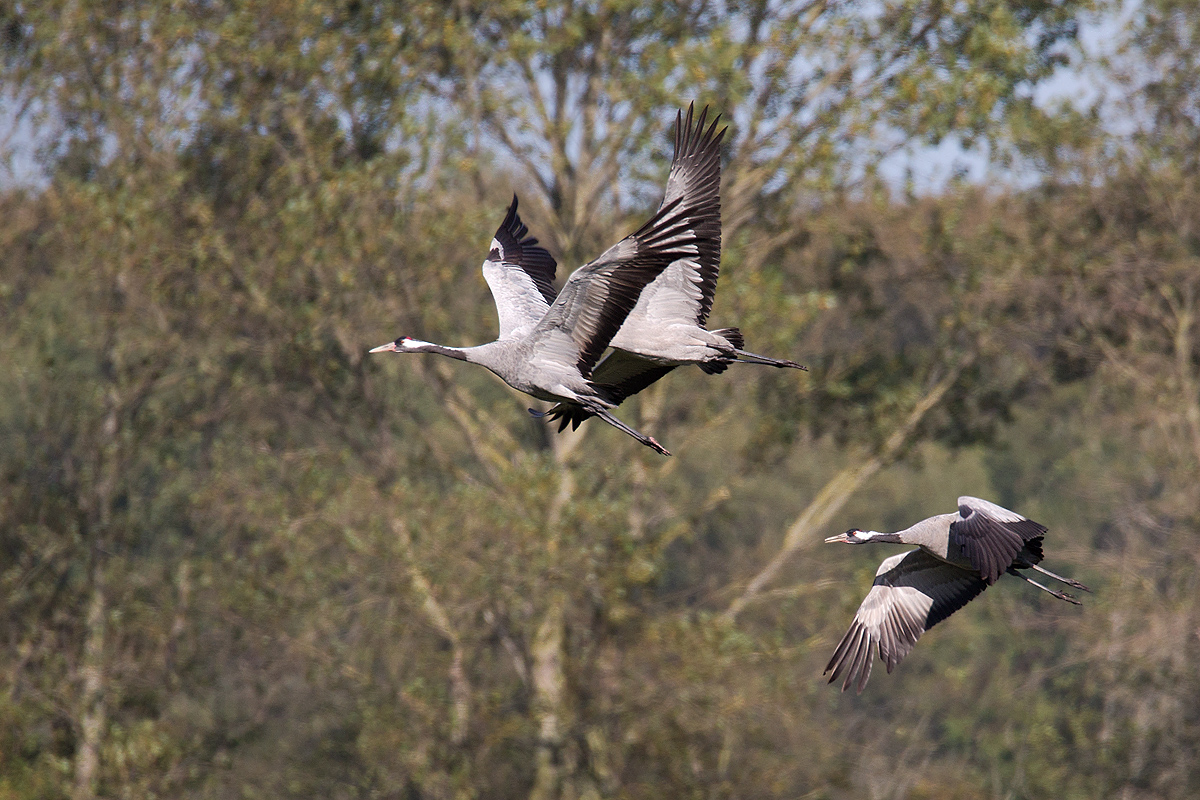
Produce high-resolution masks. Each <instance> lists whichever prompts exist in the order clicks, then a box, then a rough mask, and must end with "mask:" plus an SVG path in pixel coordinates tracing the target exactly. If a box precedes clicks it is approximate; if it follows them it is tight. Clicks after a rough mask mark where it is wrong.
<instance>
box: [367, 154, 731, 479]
mask: <svg viewBox="0 0 1200 800" xmlns="http://www.w3.org/2000/svg"><path fill="white" fill-rule="evenodd" d="M677 141H678V137H677ZM717 145H718V143H717V142H714V141H713V140H712V139H710V138H697V139H694V140H691V139H689V140H688V141H687V142H686V146H685V147H684V148H683V149H678V148H677V150H676V153H675V160H676V161H680V160H683V161H685V162H686V163H689V164H706V163H709V162H711V161H715V160H716V159H717V158H718V157H719V155H720V153H719V148H718V146H717ZM719 179H720V176H719V173H717V172H714V171H712V170H708V171H705V172H704V173H703V175H700V176H698V177H695V178H693V179H685V180H683V185H682V187H681V190H680V191H677V192H676V193H675V195H674V196H672V198H671V199H670V200H669V201H665V202H663V203H662V205H661V206H660V207H659V209H658V211H657V212H655V214H654V216H652V217H651V218H650V219H649V220H648V221H647V222H646V224H645V225H643V226H642V227H641V228H639V229H638V230H637V231H635V232H634V233H632V234H630V235H629V236H627V237H625V238H624V239H622V240H621V241H620V242H618V243H617V244H615V245H613V246H612V247H610V248H609V249H608V250H606V251H605V252H604V253H603V254H602V255H601V256H600V257H599V258H597V259H596V260H594V261H592V262H590V263H588V264H586V265H584V266H582V267H580V268H579V269H577V270H575V272H574V273H572V274H571V277H570V278H568V279H567V282H566V283H565V284H564V285H563V288H562V291H561V292H559V293H558V294H557V296H555V294H554V288H553V283H552V281H553V279H554V273H555V270H556V268H557V264H556V263H555V261H554V259H553V258H552V257H551V256H550V254H549V253H548V252H546V250H545V249H544V248H541V247H538V246H537V239H535V238H533V237H526V234H527V233H528V229H527V228H526V226H525V225H524V223H522V222H521V219H520V217H519V216H518V215H517V198H516V196H515V195H514V196H513V201H512V205H511V206H509V209H508V214H507V215H506V216H505V218H504V221H503V222H502V223H501V224H500V227H499V229H498V230H497V231H496V236H495V237H494V238H493V239H492V246H491V251H490V252H489V254H488V257H487V260H485V261H484V262H483V276H484V279H485V280H486V281H487V283H488V287H489V288H490V289H491V292H492V298H493V300H494V301H495V304H496V313H497V315H498V317H499V323H500V337H499V338H498V339H497V340H496V341H494V342H489V343H488V344H482V345H477V346H475V347H462V348H459V347H446V346H443V345H438V344H433V343H431V342H424V341H421V340H419V339H414V338H411V337H408V336H401V337H400V338H398V339H396V340H395V341H393V342H389V343H388V344H385V345H381V346H380V347H376V348H374V349H372V350H371V352H372V353H381V352H395V353H439V354H441V355H444V356H449V357H450V358H456V359H459V360H460V361H467V362H469V363H472V364H479V365H481V366H483V367H486V368H487V369H489V370H491V371H492V372H493V373H495V374H496V375H498V376H499V377H500V378H501V379H503V380H504V381H505V382H506V383H507V384H508V385H509V386H512V387H513V388H514V389H517V390H519V391H522V392H524V393H526V394H528V395H531V396H533V397H536V398H537V399H539V400H546V401H549V402H557V403H565V404H568V405H570V406H573V407H578V408H579V409H581V410H582V411H584V412H586V415H587V416H597V417H600V418H601V419H603V420H604V421H605V422H607V423H608V424H609V425H612V426H613V427H615V428H617V429H618V430H621V431H624V432H625V433H627V434H629V435H630V436H632V437H633V438H635V439H637V440H638V441H639V442H641V443H642V444H644V445H646V446H647V447H651V448H653V449H654V450H655V451H657V452H659V453H662V454H663V455H670V453H669V452H667V450H666V449H665V448H664V447H663V446H662V445H660V444H659V443H658V442H657V441H655V440H654V439H653V438H651V437H649V436H646V435H645V434H643V433H640V432H638V431H636V430H634V429H633V428H630V427H629V426H628V425H626V424H625V423H623V422H621V421H620V420H619V419H617V418H616V417H614V416H613V415H612V414H611V413H609V410H608V409H610V408H614V407H615V406H616V405H617V404H618V403H619V402H620V399H618V398H616V397H614V396H613V394H612V392H611V391H610V390H609V389H608V388H607V387H605V386H603V385H601V384H598V383H597V382H595V381H593V380H592V368H593V367H594V366H595V364H596V362H597V360H599V358H600V355H601V354H602V353H603V352H604V350H605V348H606V347H607V346H608V344H609V341H610V340H611V339H612V338H613V336H614V335H616V333H617V331H618V330H619V329H620V327H621V323H622V322H624V321H625V318H626V316H628V314H629V312H630V311H632V310H633V308H634V306H635V305H636V304H637V300H638V297H639V296H640V295H641V292H642V290H643V289H644V288H645V286H646V285H647V284H649V283H650V282H651V281H653V280H654V279H655V278H656V277H658V275H659V274H661V273H662V271H663V270H665V269H666V268H667V267H668V266H669V265H671V264H672V263H674V262H676V261H679V260H680V259H685V258H696V257H697V256H698V255H699V253H700V252H701V250H702V249H706V248H709V247H710V246H711V245H710V242H709V240H710V238H711V237H712V236H713V235H714V233H713V231H712V226H711V224H708V221H709V220H711V218H712V211H711V208H710V206H711V205H712V204H714V203H716V202H719V201H718V200H717V186H716V182H717V181H719ZM710 182H711V183H712V185H711V186H710V185H709V184H710ZM715 235H717V236H720V229H719V227H718V229H717V231H716V232H715Z"/></svg>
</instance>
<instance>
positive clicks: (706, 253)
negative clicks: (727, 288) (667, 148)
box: [663, 103, 729, 326]
mask: <svg viewBox="0 0 1200 800" xmlns="http://www.w3.org/2000/svg"><path fill="white" fill-rule="evenodd" d="M694 108H695V103H692V104H690V105H689V106H688V111H687V118H686V119H684V118H682V116H681V115H678V114H677V115H676V117H675V156H674V158H672V160H671V174H670V175H668V176H667V190H666V193H665V195H664V197H663V205H666V204H667V203H670V202H672V201H673V200H674V199H675V198H676V197H687V198H689V201H691V202H694V203H696V204H697V206H698V207H699V208H701V209H702V211H701V212H700V214H699V215H698V217H697V219H698V222H699V225H698V230H699V232H700V233H701V234H702V236H703V237H704V243H703V244H702V245H701V247H700V254H699V255H698V256H697V257H696V258H695V259H690V260H689V261H688V262H685V265H681V266H686V268H687V270H688V272H687V276H688V278H689V279H690V280H691V281H692V282H693V283H695V284H696V286H697V287H698V288H699V290H700V292H699V294H700V297H699V303H698V305H697V306H696V308H695V313H696V316H695V322H696V324H697V325H700V326H703V325H704V323H705V322H706V321H707V320H708V314H709V312H710V311H712V303H713V294H714V293H715V292H716V290H717V277H718V273H719V272H720V267H721V191H720V190H721V140H722V139H723V138H725V132H726V131H727V130H729V129H728V128H722V129H721V130H720V131H718V130H717V124H718V123H719V122H720V121H721V116H720V115H719V114H718V115H717V116H716V117H715V118H713V121H712V124H710V125H709V126H708V129H707V130H705V127H704V126H705V122H706V120H707V118H708V107H707V106H705V107H704V109H703V110H701V112H700V118H699V120H697V121H696V124H695V125H693V124H692V111H693V109H694Z"/></svg>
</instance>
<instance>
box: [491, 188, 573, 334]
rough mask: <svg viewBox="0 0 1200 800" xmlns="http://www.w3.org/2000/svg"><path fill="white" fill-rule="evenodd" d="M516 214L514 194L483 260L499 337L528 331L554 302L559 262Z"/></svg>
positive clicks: (515, 197)
mask: <svg viewBox="0 0 1200 800" xmlns="http://www.w3.org/2000/svg"><path fill="white" fill-rule="evenodd" d="M528 232H529V230H528V228H527V227H526V226H525V223H523V222H522V221H521V218H520V217H519V216H518V215H517V196H516V195H515V194H514V195H513V199H512V204H511V205H510V206H509V207H508V213H507V214H506V215H505V217H504V221H503V222H501V223H500V227H499V228H498V229H497V230H496V235H495V237H494V238H493V239H492V247H491V251H490V252H489V253H488V257H487V260H486V261H484V262H483V277H484V280H486V281H487V284H488V288H489V289H491V291H492V299H493V300H494V301H495V303H496V314H497V316H498V317H499V318H500V338H501V339H511V338H520V337H522V336H524V335H526V334H528V333H529V332H531V331H532V330H533V329H534V327H535V326H536V325H537V323H538V321H539V320H541V318H542V317H543V316H545V314H546V312H547V311H549V310H550V304H551V303H552V302H554V297H555V291H554V273H555V272H556V270H557V267H558V264H557V263H556V262H555V261H554V257H553V256H551V255H550V253H549V251H547V250H546V249H545V248H544V247H539V246H538V240H537V239H535V238H534V237H532V236H526V234H527V233H528Z"/></svg>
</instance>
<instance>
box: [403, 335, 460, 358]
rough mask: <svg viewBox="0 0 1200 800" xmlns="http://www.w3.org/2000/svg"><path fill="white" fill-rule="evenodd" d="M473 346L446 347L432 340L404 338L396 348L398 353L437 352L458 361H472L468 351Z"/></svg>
mask: <svg viewBox="0 0 1200 800" xmlns="http://www.w3.org/2000/svg"><path fill="white" fill-rule="evenodd" d="M473 349H475V348H471V347H467V348H459V347H446V346H445V345H441V344H434V343H433V342H422V341H421V340H420V339H405V340H404V341H403V344H401V345H400V346H399V347H397V348H396V352H398V353H437V354H439V355H443V356H449V357H450V358H457V359H458V360H459V361H473V360H474V359H472V358H471V355H470V351H471V350H473Z"/></svg>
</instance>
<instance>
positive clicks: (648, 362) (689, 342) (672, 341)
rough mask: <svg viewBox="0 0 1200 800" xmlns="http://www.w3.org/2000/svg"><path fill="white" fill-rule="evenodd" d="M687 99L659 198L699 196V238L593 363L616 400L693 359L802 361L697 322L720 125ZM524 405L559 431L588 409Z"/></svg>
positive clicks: (709, 263) (707, 295) (709, 245)
mask: <svg viewBox="0 0 1200 800" xmlns="http://www.w3.org/2000/svg"><path fill="white" fill-rule="evenodd" d="M693 107H694V104H693V106H689V107H688V111H687V117H686V118H684V117H683V115H682V113H680V114H677V115H676V119H675V158H674V159H673V161H672V162H671V172H670V175H669V176H668V177H667V189H666V193H665V196H664V197H663V204H664V205H666V204H668V203H671V202H673V201H675V200H676V199H677V198H680V197H689V198H697V199H699V198H704V202H703V208H704V210H705V216H704V217H703V218H702V219H698V223H699V228H698V230H699V231H700V232H701V233H702V234H703V241H702V243H701V244H700V246H699V252H698V253H697V255H696V256H695V257H691V258H683V259H679V260H678V261H675V262H673V263H672V264H671V265H670V266H668V267H667V268H666V269H665V270H663V271H662V273H660V274H659V276H658V277H657V278H655V279H654V280H653V281H652V282H651V283H650V284H649V285H648V286H647V287H646V288H645V289H643V290H642V295H641V297H639V298H638V301H637V304H636V305H635V306H634V308H633V310H632V311H631V312H630V313H629V316H627V317H626V318H625V321H624V322H623V323H622V324H621V328H620V330H619V331H617V334H616V335H615V336H614V337H613V338H612V341H610V342H609V346H611V347H612V348H613V352H611V353H610V354H609V355H608V356H607V357H605V359H604V360H603V361H601V362H600V363H599V364H598V365H597V366H596V369H595V370H594V371H593V373H592V381H593V383H595V384H597V385H599V386H602V387H603V388H604V391H605V393H606V395H607V396H608V397H610V398H611V399H614V400H616V402H618V403H620V402H621V401H623V400H624V399H625V398H627V397H629V396H630V395H633V394H636V393H637V392H640V391H641V390H642V389H645V388H646V387H647V386H649V385H651V384H652V383H654V382H655V381H657V380H658V379H659V378H661V377H663V376H664V375H666V374H667V373H668V372H670V371H671V370H673V369H675V367H677V366H680V365H683V364H695V365H696V366H698V367H699V368H700V369H702V370H703V371H704V372H706V373H708V374H710V375H712V374H717V373H720V372H724V371H725V370H726V369H727V368H728V367H729V365H730V364H732V363H734V362H739V363H746V364H766V365H769V366H773V367H791V368H793V369H806V367H803V366H801V365H800V364H797V363H796V362H795V361H787V360H783V359H775V358H768V357H767V356H760V355H758V354H756V353H750V352H747V351H746V350H743V349H742V348H743V346H744V344H745V343H744V340H743V337H742V333H741V331H739V330H738V329H737V328H720V329H717V330H711V331H710V330H707V329H706V328H705V327H704V324H705V322H706V321H707V320H708V314H709V312H710V311H711V310H712V303H713V294H714V292H715V291H716V288H717V275H718V272H719V268H720V263H721V199H720V194H719V189H720V184H721V160H720V145H721V139H722V138H723V137H724V135H725V131H726V130H728V129H727V128H722V129H721V130H720V131H718V130H717V125H718V123H719V121H720V116H717V117H716V118H715V119H714V120H713V121H712V123H711V124H710V125H708V126H707V129H706V122H707V117H708V108H707V107H706V108H704V109H703V110H702V111H701V112H700V116H699V119H698V120H696V121H695V122H694V123H693V113H692V112H693ZM530 413H531V414H533V415H534V416H538V417H543V416H545V417H548V418H549V419H551V420H555V419H557V420H559V428H558V429H559V430H560V431H561V430H563V429H564V428H566V426H567V425H571V426H572V427H573V428H578V427H579V424H580V423H581V422H583V421H584V420H585V419H587V418H588V417H589V416H591V413H590V412H589V411H588V410H587V409H586V408H585V407H583V406H581V405H579V404H577V403H559V404H558V405H556V406H554V407H553V408H551V409H550V410H549V411H548V412H544V413H543V412H537V411H534V410H532V409H530Z"/></svg>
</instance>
